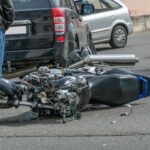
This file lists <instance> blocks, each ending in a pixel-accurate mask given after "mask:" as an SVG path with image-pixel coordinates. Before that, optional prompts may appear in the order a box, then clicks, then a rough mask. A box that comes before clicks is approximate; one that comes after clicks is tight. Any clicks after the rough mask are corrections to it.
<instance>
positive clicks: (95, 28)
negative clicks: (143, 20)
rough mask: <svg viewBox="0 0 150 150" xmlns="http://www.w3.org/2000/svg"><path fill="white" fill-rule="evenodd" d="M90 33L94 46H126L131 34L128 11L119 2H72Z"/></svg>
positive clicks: (98, 0)
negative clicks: (104, 44)
mask: <svg viewBox="0 0 150 150" xmlns="http://www.w3.org/2000/svg"><path fill="white" fill-rule="evenodd" d="M74 1H75V3H76V7H77V9H78V12H79V14H81V15H82V16H83V19H84V21H86V22H87V23H88V25H89V27H90V29H91V32H92V39H93V42H94V43H95V44H99V43H110V45H111V46H112V47H113V48H122V47H124V46H125V45H126V43H127V39H128V35H129V34H130V33H132V32H133V24H132V21H131V17H130V11H129V9H128V8H127V7H126V6H125V5H124V4H123V3H122V2H121V1H120V0H74Z"/></svg>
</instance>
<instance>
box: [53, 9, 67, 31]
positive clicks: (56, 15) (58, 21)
mask: <svg viewBox="0 0 150 150" xmlns="http://www.w3.org/2000/svg"><path fill="white" fill-rule="evenodd" d="M52 15H53V20H54V32H65V15H64V11H63V10H62V9H61V8H52Z"/></svg>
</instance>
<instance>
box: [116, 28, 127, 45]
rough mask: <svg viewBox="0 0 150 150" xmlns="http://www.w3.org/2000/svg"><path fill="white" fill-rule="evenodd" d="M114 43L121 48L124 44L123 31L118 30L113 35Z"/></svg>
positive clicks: (124, 35)
mask: <svg viewBox="0 0 150 150" xmlns="http://www.w3.org/2000/svg"><path fill="white" fill-rule="evenodd" d="M115 41H116V44H117V45H118V46H119V47H121V46H123V45H124V44H125V42H126V34H125V32H124V30H122V29H118V30H117V31H116V33H115Z"/></svg>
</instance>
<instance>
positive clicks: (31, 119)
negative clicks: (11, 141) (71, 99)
mask: <svg viewBox="0 0 150 150" xmlns="http://www.w3.org/2000/svg"><path fill="white" fill-rule="evenodd" d="M136 105H141V103H135V104H132V106H136ZM118 107H126V106H125V105H123V106H118ZM116 108H117V107H109V106H104V105H100V104H94V105H89V106H88V107H87V108H86V109H85V110H84V111H83V112H82V113H84V112H88V111H100V110H101V111H102V110H108V111H109V110H112V109H116ZM81 119H82V118H81ZM72 120H74V118H68V119H67V122H68V121H72ZM61 123H62V118H61V117H59V116H56V115H55V116H48V117H37V116H36V115H35V114H34V113H32V112H31V111H27V112H24V113H22V114H20V115H17V116H12V117H6V118H3V119H0V126H11V127H12V126H17V127H19V126H25V125H30V124H32V125H33V124H44V125H45V124H61Z"/></svg>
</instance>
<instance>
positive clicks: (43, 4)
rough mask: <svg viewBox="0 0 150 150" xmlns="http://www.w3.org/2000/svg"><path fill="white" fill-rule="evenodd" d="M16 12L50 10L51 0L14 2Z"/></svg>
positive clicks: (14, 0)
mask: <svg viewBox="0 0 150 150" xmlns="http://www.w3.org/2000/svg"><path fill="white" fill-rule="evenodd" d="M13 4H14V7H15V10H22V9H40V8H50V2H49V0H13Z"/></svg>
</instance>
